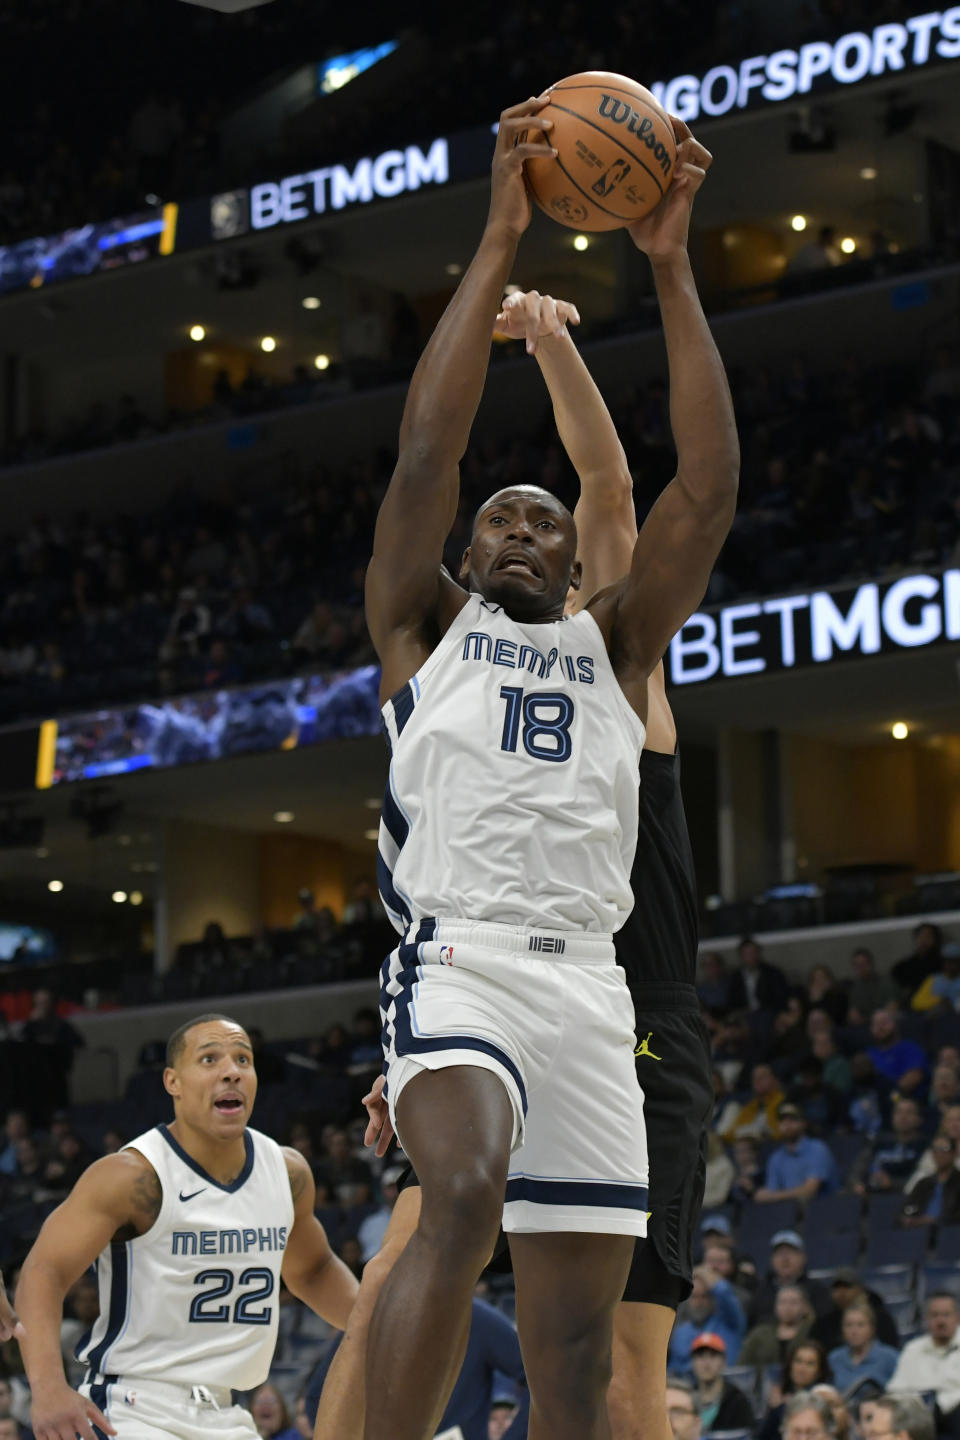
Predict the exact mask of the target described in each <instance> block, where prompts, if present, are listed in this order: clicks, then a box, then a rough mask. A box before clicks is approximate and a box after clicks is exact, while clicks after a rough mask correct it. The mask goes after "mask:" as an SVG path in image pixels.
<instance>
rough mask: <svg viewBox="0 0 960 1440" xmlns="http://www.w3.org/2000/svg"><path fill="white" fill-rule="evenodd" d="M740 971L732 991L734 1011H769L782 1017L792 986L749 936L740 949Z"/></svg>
mask: <svg viewBox="0 0 960 1440" xmlns="http://www.w3.org/2000/svg"><path fill="white" fill-rule="evenodd" d="M737 952H738V954H739V956H740V969H739V970H737V971H735V973H734V975H733V982H732V985H731V989H730V1003H731V1007H732V1009H734V1010H769V1011H772V1012H773V1013H774V1014H778V1013H779V1012H780V1011H781V1010H783V1009H784V1007H785V1006H786V1003H787V997H788V995H789V986H788V985H787V979H786V976H785V975H784V973H783V971H782V970H780V969H778V967H777V966H776V965H771V964H770V962H769V961H767V960H765V959H764V958H763V951H762V950H761V949H760V946H759V945H758V944H757V942H756V940H753V939H752V938H751V937H750V936H749V935H747V936H744V938H743V939H742V940H741V941H740V944H739V945H738V946H737Z"/></svg>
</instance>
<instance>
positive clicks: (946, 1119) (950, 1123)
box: [904, 1105, 960, 1195]
mask: <svg viewBox="0 0 960 1440" xmlns="http://www.w3.org/2000/svg"><path fill="white" fill-rule="evenodd" d="M937 1134H938V1135H949V1137H950V1139H951V1140H952V1141H953V1143H954V1145H956V1147H957V1159H956V1162H955V1163H956V1167H957V1169H958V1170H960V1105H948V1106H947V1108H946V1109H945V1110H944V1112H943V1119H942V1120H941V1122H940V1129H939V1131H938V1132H937ZM934 1139H936V1136H934ZM936 1168H937V1167H936V1165H935V1164H934V1160H933V1145H932V1143H931V1144H930V1145H928V1146H927V1148H926V1150H924V1152H923V1154H922V1155H921V1157H920V1160H919V1163H918V1164H917V1168H916V1169H915V1170H914V1172H913V1174H912V1175H911V1176H910V1179H909V1180H908V1181H907V1183H906V1185H905V1187H904V1189H905V1191H906V1193H907V1194H908V1195H909V1194H910V1192H911V1190H912V1189H913V1187H914V1186H915V1185H916V1183H917V1181H918V1180H923V1179H924V1178H925V1176H927V1175H932V1174H933V1173H934V1171H935V1170H936Z"/></svg>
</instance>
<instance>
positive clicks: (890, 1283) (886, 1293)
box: [860, 1230, 924, 1300]
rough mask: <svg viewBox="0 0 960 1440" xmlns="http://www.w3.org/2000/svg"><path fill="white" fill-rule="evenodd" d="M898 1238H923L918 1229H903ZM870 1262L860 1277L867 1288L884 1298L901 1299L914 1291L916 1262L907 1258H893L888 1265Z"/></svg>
mask: <svg viewBox="0 0 960 1440" xmlns="http://www.w3.org/2000/svg"><path fill="white" fill-rule="evenodd" d="M895 1238H896V1239H898V1240H905V1239H909V1240H915V1239H918V1238H919V1239H923V1238H924V1237H923V1236H922V1235H921V1236H918V1234H917V1231H916V1230H904V1231H901V1232H900V1233H899V1234H898V1235H897V1236H896V1237H895ZM867 1261H868V1263H867V1264H866V1265H865V1266H864V1268H863V1270H862V1271H861V1275H860V1278H861V1280H862V1281H863V1284H864V1286H865V1288H866V1289H867V1290H875V1291H876V1292H877V1294H878V1295H880V1296H881V1297H882V1298H883V1299H884V1300H886V1299H888V1298H890V1297H892V1298H894V1299H899V1298H900V1297H901V1296H902V1295H909V1294H911V1293H912V1291H913V1281H914V1262H911V1261H907V1260H898V1261H894V1260H891V1261H890V1263H889V1264H888V1265H881V1264H874V1265H871V1264H870V1263H869V1256H868V1257H867Z"/></svg>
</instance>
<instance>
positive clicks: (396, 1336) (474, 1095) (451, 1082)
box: [364, 1065, 516, 1440]
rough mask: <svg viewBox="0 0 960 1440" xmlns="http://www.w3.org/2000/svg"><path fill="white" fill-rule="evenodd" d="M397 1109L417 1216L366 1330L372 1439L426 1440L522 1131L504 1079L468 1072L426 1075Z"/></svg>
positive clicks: (467, 1068) (448, 1384) (445, 1392)
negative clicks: (416, 1193) (415, 1182)
mask: <svg viewBox="0 0 960 1440" xmlns="http://www.w3.org/2000/svg"><path fill="white" fill-rule="evenodd" d="M390 1084H391V1085H394V1084H395V1080H394V1073H393V1070H391V1078H390ZM395 1109H396V1127H397V1133H398V1135H399V1136H400V1138H401V1141H402V1143H403V1148H404V1150H405V1151H406V1152H407V1154H408V1155H409V1157H410V1160H411V1161H412V1163H413V1166H414V1169H415V1170H416V1172H417V1176H418V1177H419V1180H420V1188H421V1210H420V1219H419V1223H418V1225H417V1229H416V1231H415V1232H414V1233H413V1235H412V1236H411V1238H410V1240H409V1243H408V1244H407V1246H406V1248H405V1249H404V1251H403V1253H402V1254H401V1255H400V1257H399V1258H398V1260H397V1261H396V1263H395V1265H394V1266H393V1269H392V1270H391V1272H390V1275H389V1276H388V1277H387V1279H386V1281H385V1283H384V1285H383V1287H382V1289H381V1291H380V1296H379V1299H378V1301H377V1303H376V1307H375V1309H374V1314H373V1318H372V1321H371V1324H370V1333H369V1339H368V1344H367V1364H366V1380H367V1384H366V1399H367V1413H366V1424H365V1428H364V1436H365V1440H423V1437H424V1436H425V1435H432V1434H433V1433H434V1431H435V1429H436V1426H437V1422H438V1421H439V1418H440V1416H441V1415H442V1413H443V1409H444V1407H445V1405H446V1402H447V1400H448V1399H449V1395H450V1391H451V1389H452V1386H453V1381H454V1378H455V1373H454V1372H453V1366H454V1363H455V1359H456V1357H457V1355H458V1354H459V1353H460V1351H461V1350H462V1347H463V1345H464V1344H465V1341H466V1336H467V1334H468V1332H469V1327H470V1311H471V1301H472V1296H473V1287H474V1285H475V1284H476V1281H477V1277H478V1276H479V1274H480V1271H481V1270H482V1269H483V1267H484V1265H485V1264H486V1263H487V1260H488V1259H489V1258H490V1255H491V1253H492V1251H493V1247H494V1244H495V1242H496V1238H497V1231H498V1229H499V1226H500V1217H501V1214H502V1210H503V1196H504V1190H505V1187H506V1178H507V1166H508V1162H509V1157H510V1147H511V1143H512V1140H513V1136H514V1131H515V1125H516V1114H515V1109H514V1101H513V1099H512V1098H511V1096H510V1094H509V1093H508V1091H507V1088H506V1085H505V1084H504V1082H503V1081H502V1080H501V1079H500V1077H499V1075H498V1074H497V1073H495V1072H493V1071H491V1070H489V1069H481V1068H479V1067H474V1066H471V1065H457V1066H454V1067H452V1068H449V1069H441V1070H420V1071H419V1072H418V1073H416V1074H414V1075H413V1077H412V1078H411V1079H409V1081H408V1083H407V1084H406V1085H405V1086H404V1087H403V1089H402V1092H401V1093H400V1095H399V1097H398V1098H397V1099H396V1101H395Z"/></svg>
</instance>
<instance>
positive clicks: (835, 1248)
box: [806, 1221, 860, 1277]
mask: <svg viewBox="0 0 960 1440" xmlns="http://www.w3.org/2000/svg"><path fill="white" fill-rule="evenodd" d="M806 1245H807V1268H808V1270H809V1271H810V1273H811V1274H812V1273H813V1272H816V1273H817V1276H818V1277H819V1276H820V1275H821V1274H822V1275H824V1276H825V1275H828V1274H829V1273H830V1272H831V1271H833V1270H836V1269H838V1268H839V1266H841V1265H856V1263H857V1256H858V1253H859V1250H860V1237H859V1235H858V1233H857V1232H856V1231H855V1230H848V1231H845V1232H841V1233H839V1234H836V1233H834V1232H832V1231H828V1230H819V1229H814V1228H813V1226H811V1225H810V1223H809V1221H808V1222H807V1230H806Z"/></svg>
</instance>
